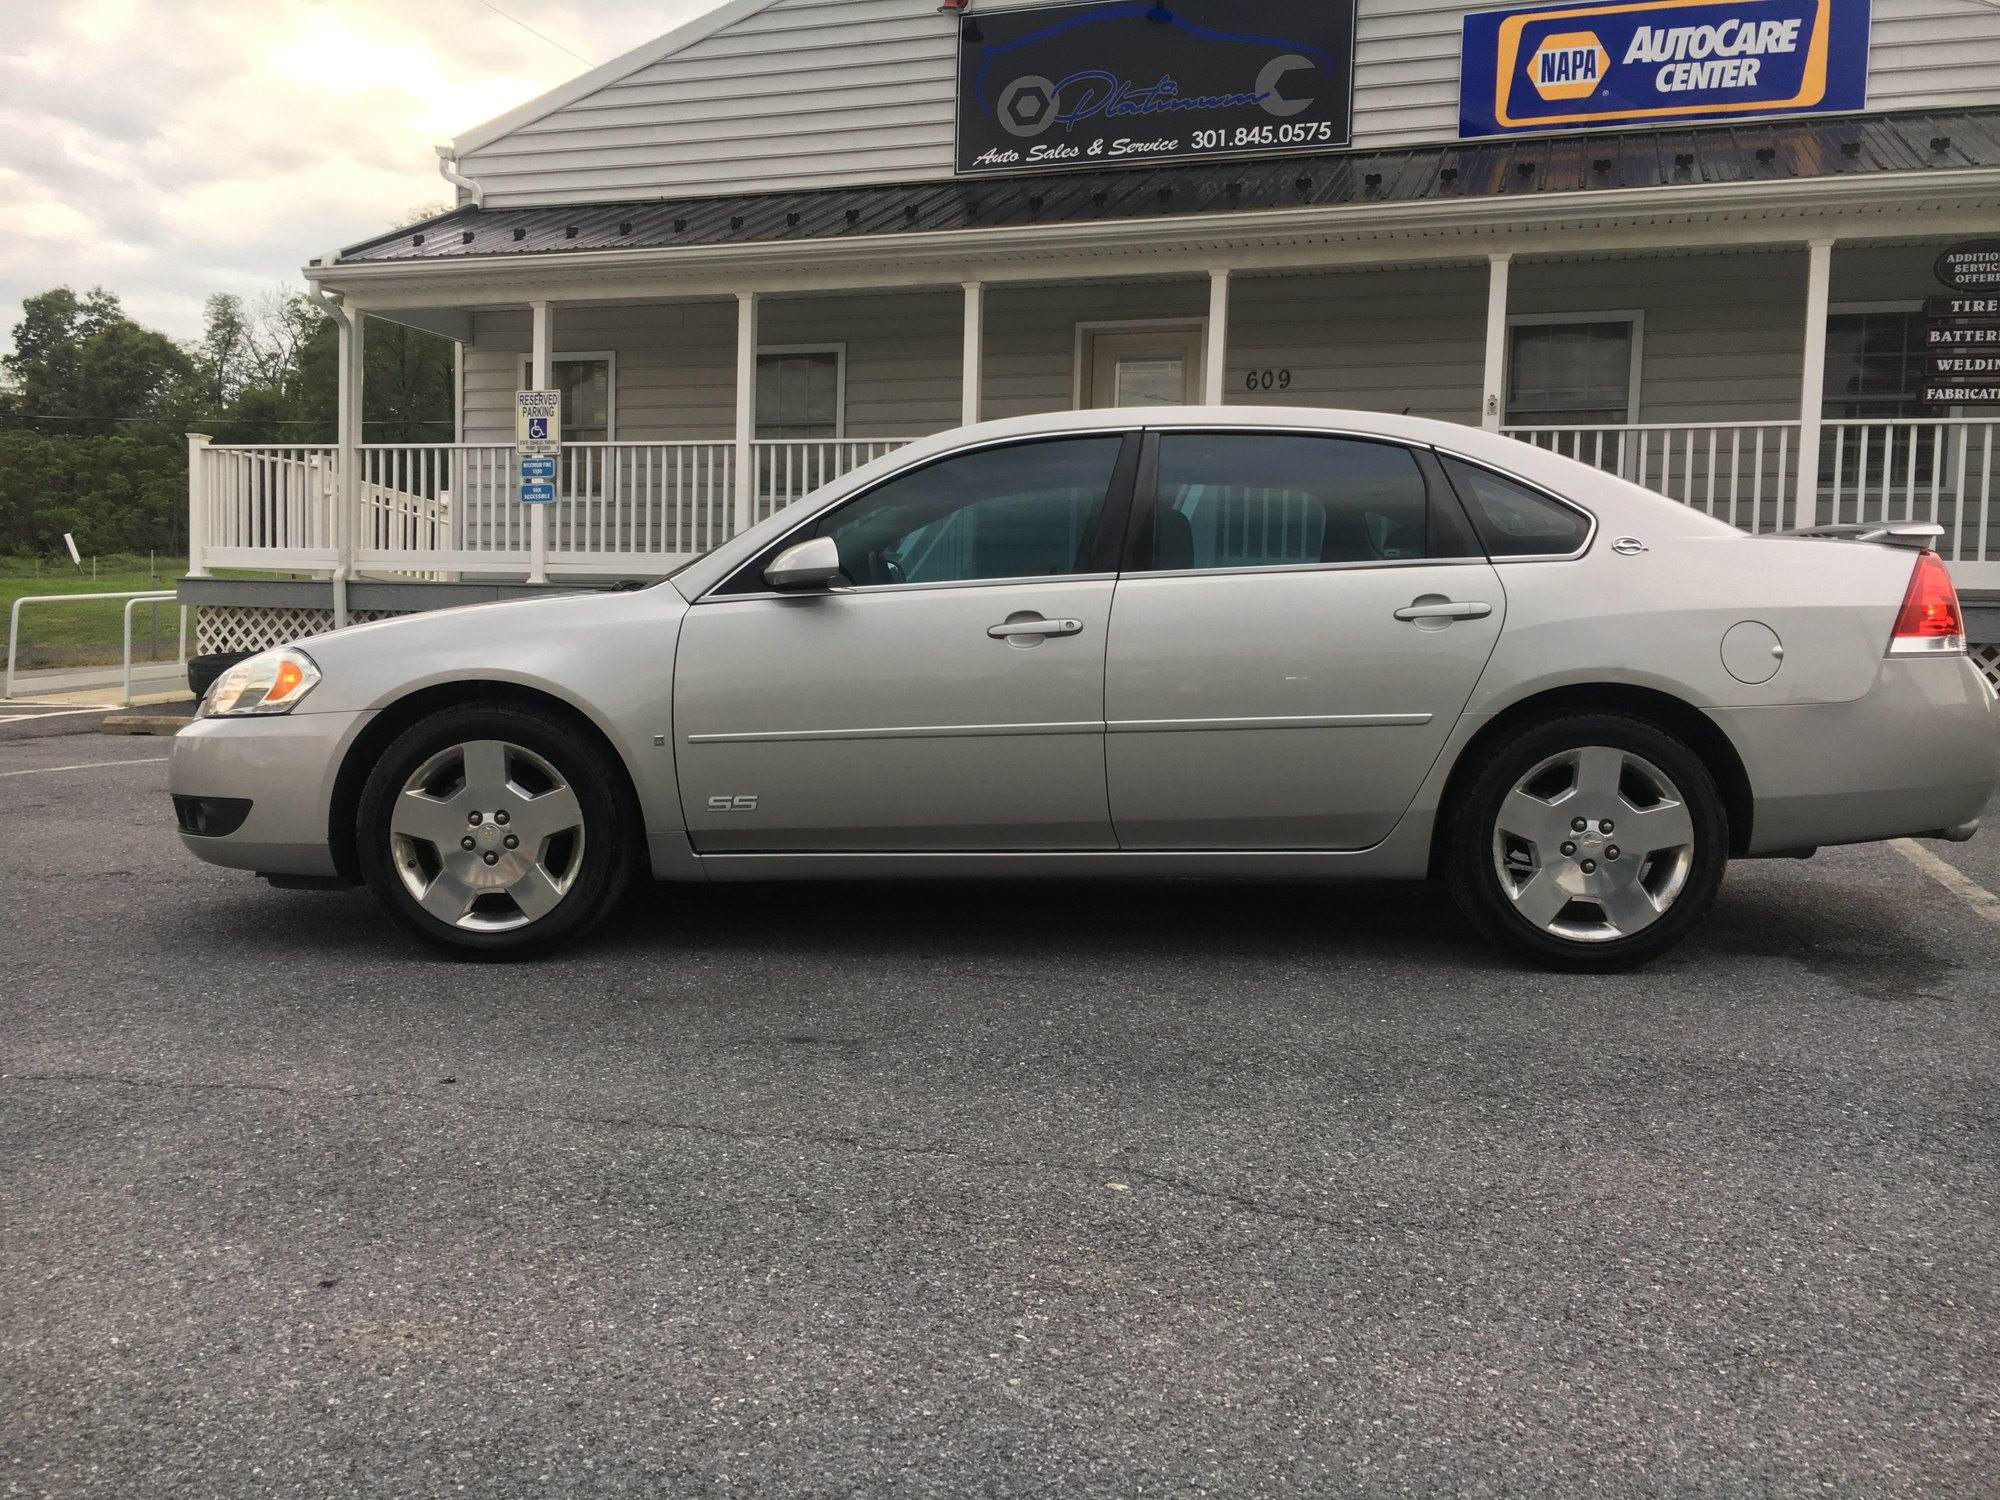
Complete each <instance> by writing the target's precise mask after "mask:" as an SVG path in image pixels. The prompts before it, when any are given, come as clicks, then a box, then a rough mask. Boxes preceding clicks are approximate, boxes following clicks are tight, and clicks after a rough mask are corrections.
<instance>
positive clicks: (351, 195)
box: [0, 0, 715, 340]
mask: <svg viewBox="0 0 2000 1500" xmlns="http://www.w3.org/2000/svg"><path fill="white" fill-rule="evenodd" d="M496 3H499V4H500V8H501V9H502V10H505V11H509V12H511V13H513V14H515V15H519V16H522V17H523V18H524V19H527V20H530V21H532V23H533V24H534V26H535V28H536V29H537V30H539V31H542V32H544V33H546V34H547V35H548V36H550V37H553V38H554V39H555V40H556V41H558V42H560V43H562V44H563V46H565V47H569V48H572V49H574V50H575V51H576V52H579V53H581V54H583V56H584V57H586V58H588V59H590V60H591V61H592V62H606V61H609V60H610V59H611V58H613V57H615V56H617V55H618V54H619V53H622V52H625V51H627V50H629V49H631V48H633V47H636V46H638V45H640V44H641V43H642V42H645V41H647V40H649V39H650V38H652V37H654V36H658V35H660V34H662V33H664V32H666V31H668V30H671V29H672V28H673V26H675V25H676V24H678V23H679V22H680V21H681V20H682V19H684V18H685V17H686V16H688V15H692V14H696V13H699V12H700V11H702V10H704V9H707V8H709V6H710V5H711V4H713V3H715V0H558V3H554V4H551V3H546V0H538V3H536V4H534V5H532V6H530V5H528V4H527V3H525V0H496ZM8 27H9V38H8V44H7V48H6V51H5V54H4V55H0V202H5V204H6V216H5V223H6V232H7V238H6V242H5V244H4V247H0V340H4V338H5V336H6V331H7V330H9V329H11V328H12V326H13V324H14V323H15V321H16V320H17V319H18V318H19V308H20V301H21V298H22V297H24V296H28V295H31V294H33V293H35V292H39V291H44V290H46V289H47V288H49V287H52V286H59V285H63V284H65V283H67V284H68V285H71V286H74V287H76V288H78V289H79V290H82V289H84V288H86V287H90V286H93V285H98V284H102V285H103V286H105V287H107V288H109V289H110V290H111V291H114V292H116V293H118V294H119V295H120V297H122V298H123V299H124V303H125V307H126V310H127V311H128V312H130V313H131V315H132V316H134V317H136V318H138V319H139V320H140V321H141V322H145V323H149V324H151V325H153V326H155V327H158V328H161V329H163V330H165V331H166V332H168V333H170V334H172V335H174V336H175V337H177V338H188V337H192V336H193V335H194V334H195V333H196V332H197V331H198V329H199V327H200V322H201V304H202V300H203V299H204V298H205V297H206V296H207V295H208V294H209V293H210V292H217V291H227V292H237V293H240V294H242V295H244V296H246V297H255V296H257V295H258V294H260V293H262V292H263V291H265V290H266V289H268V288H270V287H272V286H276V285H279V284H281V283H295V282H296V281H297V273H298V268H299V267H300V266H302V265H304V264H305V262H306V261H308V260H310V259H311V258H313V257H314V256H316V255H320V254H322V253H324V252H325V251H327V250H329V249H331V248H333V247H335V246H337V245H344V244H351V243H353V242H355V241H357V240H361V239H365V238H367V237H369V236H370V235H373V234H376V233H379V232H380V231H381V230H383V229H385V228H388V227H389V226H390V225H392V224H394V223H396V222H397V221H399V220H400V219H402V218H403V217H404V216H405V215H406V214H407V212H408V211H409V210H410V209H411V208H413V207H415V206H417V205H420V204H425V203H436V202H440V201H443V200H446V199H448V198H449V197H450V194H451V189H450V188H449V187H448V186H447V185H446V184H445V183H444V182H442V181H441V180H440V179H439V178H438V176H437V163H436V157H435V155H434V154H433V153H432V151H431V147H432V145H433V144H435V143H437V142H441V141H446V140H449V139H450V138H451V137H452V136H453V135H456V134H461V133H463V132H464V131H466V130H468V129H470V128H471V127H473V126H474V125H477V124H480V123H481V122H483V121H485V120H488V119H491V118H492V117H493V116H495V115H498V114H502V113H504V112H506V111H507V110H509V109H512V108H513V107H514V106H516V105H518V104H521V103H524V102H525V101H527V100H529V99H532V98H533V97H535V96H536V95H537V94H540V93H543V92H545V91H546V90H548V89H551V88H554V87H555V86H556V85H558V84H560V83H563V82H565V81H566V80H568V79H570V78H572V77H574V76H576V75H577V74H578V73H580V72H583V71H584V65H583V64H582V63H579V62H578V61H577V60H576V59H575V58H573V57H570V56H568V55H567V54H565V53H564V52H562V51H561V50H559V49H558V48H557V47H554V46H552V45H550V44H549V43H548V42H546V41H542V40H540V39H538V38H536V37H535V36H533V35H531V34H530V33H529V32H527V31H525V30H523V29H522V28H521V27H519V26H517V25H515V24H514V23H513V22H511V21H509V20H507V19H506V18H505V17H503V16H501V15H497V14H495V13H494V12H493V11H492V10H491V9H488V8H487V7H486V6H484V5H482V4H481V3H480V0H415V3H411V0H63V3H60V4H46V5H37V6H27V5H23V6H20V7H18V8H13V9H10V13H9V18H8Z"/></svg>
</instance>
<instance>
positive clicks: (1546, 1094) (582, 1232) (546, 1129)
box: [0, 738, 2000, 1497]
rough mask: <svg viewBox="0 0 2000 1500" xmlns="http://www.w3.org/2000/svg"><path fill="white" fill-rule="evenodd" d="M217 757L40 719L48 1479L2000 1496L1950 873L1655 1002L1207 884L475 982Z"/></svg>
mask: <svg viewBox="0 0 2000 1500" xmlns="http://www.w3.org/2000/svg"><path fill="white" fill-rule="evenodd" d="M163 753H164V746H163V744H162V743H161V742H160V741H157V740H139V741H125V740H112V739H103V740H98V739H85V738H67V739H49V740H30V741H22V742H17V743H9V744H5V745H0V772H11V771H19V770H36V771H40V770H43V769H46V768H49V767H56V766H62V765H68V764H74V763H80V762H82V763H94V762H110V763H111V764H107V765H91V766H89V768H87V769H81V770H76V771H62V772H54V773H51V774H36V775H29V776H17V777H11V778H9V779H5V780H0V849H4V850H5V851H6V853H7V858H8V860H9V864H10V869H11V870H12V872H13V874H14V877H15V878H14V882H13V887H12V890H11V892H10V902H9V910H8V915H7V918H6V920H5V921H4V922H0V1288H4V1290H0V1483H4V1485H5V1486H6V1491H5V1492H6V1493H8V1494H22V1495H49V1496H74V1495H105V1496H119V1497H142V1496H179V1495H202V1496H215V1495H223V1496H234V1495H246V1496H260V1497H261V1496H301V1497H304V1496H313V1497H320V1496H349V1495H352V1496H374V1495H434V1494H435V1495H446V1494H459V1493H465V1494H475V1495H480V1496H503V1495H504V1496H512V1495H524V1496H528V1495H535V1496H541V1495H546V1496H558V1495H576V1494H635V1495H648V1496H654V1495H676V1496H683V1495H684V1496H760V1497H761V1496H793V1495H796V1496H844V1495H883V1494H890V1495H896V1494H901V1495H937V1496H960V1495H994V1496H1000V1495H1026V1494H1042V1493H1050V1492H1055V1491H1060V1492H1062V1493H1065V1494H1076V1495H1089V1494H1105V1495H1121V1496H1129V1495H1148V1494H1152V1495H1199V1494H1210V1495H1223V1496H1250V1495H1279V1494H1311V1495H1342V1496H1350V1495H1354V1496H1358V1495H1427V1496H1428V1495H1440V1494H1451V1495H1468V1496H1535V1497H1546V1496H1572V1495H1574V1496H1593V1497H1598V1496H1606V1495H1676V1496H1679V1495H1727V1496H1742V1495H1752V1494H1754V1495H1758V1496H1793V1495H1808V1494H1810V1495H1824V1494H1843V1495H1867V1496H1926V1497H1933V1496H1960V1495H1962V1496H1987V1495H1990V1494H1991V1493H1992V1482H1991V1476H1992V1475H1993V1474H1994V1473H1996V1472H2000V1432H1996V1412H1995V1401H1996V1395H1997V1394H2000V1358H1996V1354H1997V1353H2000V1338H1997V1337H1996V1321H1995V1312H1996V1308H1995V1300H1996V1298H1995V1293H1996V1288H2000V1239H1996V1213H1995V1197H1996V1178H1995V1174H1994V1169H1993V1162H1994V1160H1995V1150H1996V1146H2000V1140H1996V1133H2000V1132H1996V1124H1997V1123H2000V1115H1996V1111H1995V1108H1994V1095H1993V1087H1992V1082H1991V1080H1992V1078H1993V1076H1994V1072H1995V1063H1996V1051H2000V1049H1996V1046H1995V1022H1994V1014H1993V1012H1994V999H1995V983H1994V977H1993V976H1994V975H1995V973H1996V972H2000V928H1995V927H1994V926H1992V925H1990V924H1988V923H1986V922H1984V921H1982V920H1981V919H1980V918H1979V917H1978V916H1977V915H1976V914H1975V913H1973V912H1972V911H1971V910H1970V909H1969V908H1967V907H1966V906H1965V905H1964V904H1963V903H1962V902H1959V901H1956V900H1955V899H1953V898H1952V897H1950V896H1948V895H1946V894H1945V893H1944V892H1942V891H1941V890H1940V889H1939V888H1938V887H1937V886H1935V885H1934V884H1932V883H1930V882H1928V881H1927V880H1925V879H1924V878H1923V877H1922V876H1921V875H1919V874H1918V873H1917V872H1916V871H1914V870H1913V869H1912V868H1911V867H1910V866H1909V865H1908V863H1907V862H1905V861H1903V860H1902V859H1901V858H1899V857H1898V856H1897V855H1896V854H1895V853H1894V852H1893V851H1890V850H1887V849H1879V848H1874V849H1861V850H1843V851H1830V852H1828V853H1826V854H1823V855H1822V856H1820V857H1819V858H1818V859H1816V860H1813V861H1811V862H1809V863H1805V864H1790V863H1777V864H1754V865H1739V866H1737V867H1735V868H1733V869H1732V871H1731V873H1730V876H1729V880H1728V883H1727V886H1726V888H1725V892H1724V896H1723V899H1722V902H1721V904H1720V906H1719V907H1718V909H1717V911H1716V913H1715V914H1714V916H1713V917H1712V918H1711V920H1710V921H1709V923H1708V925H1707V927H1706V928H1705V929H1704V931H1703V932H1702V933H1701V934H1700V935H1699V937H1698V939H1697V940H1696V941H1695V942H1693V943H1691V944H1690V945H1688V946H1687V947H1686V948H1685V949H1684V950H1682V951H1681V952H1680V953H1677V954H1675V955H1673V956H1672V957H1670V958H1669V959H1668V960H1667V961H1665V962H1663V963H1661V964H1659V965H1657V966H1656V967H1654V968H1653V969H1651V970H1648V971H1646V972H1644V973H1641V974H1637V975H1629V976H1621V977H1617V978H1611V979H1572V978H1561V977H1554V976H1548V975H1543V974H1539V973H1535V972H1531V971H1526V970H1522V969H1519V968H1516V967H1513V966H1512V965H1511V964H1509V963H1507V962H1506V961H1504V960H1501V959H1499V958H1496V957H1495V956H1493V955H1491V954H1489V953H1488V952H1487V951H1486V950H1485V949H1483V948H1482V947H1480V946H1479V945H1478V943H1477V942H1476V941H1475V940H1474V939H1473V938H1472V937H1471V936H1470V935H1469V934H1468V933H1467V932H1466V931H1465V930H1464V928H1463V927H1462V925H1461V924H1460V922H1459V921H1458V919H1457V917H1456V916H1455V914H1454V913H1453V912H1452V910H1451V908H1450V906H1449V904H1448V902H1446V901H1445V900H1444V899H1443V898H1442V897H1441V896H1440V895H1438V894H1436V893H1433V892H1429V891H1425V890H1421V889H1408V890H1406V889H1398V888H1391V887H1374V886H1370V887H1360V888H1334V887H1315V886H1298V887H1288V886H1238V887H1224V886H1214V885H1206V884H1173V885H1161V886H1152V887H1148V886H1110V887H1090V886H1046V887H1036V886H1026V885H995V886H969V885H968V886H952V885H924V886H911V887H896V886H876V885H852V886H836V887H828V888H821V889H811V888H806V887H800V886H789V885H787V886H772V887H765V888H758V887H752V886H735V887H716V888H712V889H677V888H666V887H662V888H659V889H656V890H648V891H645V892H642V893H641V894H640V896H639V897H638V898H637V899H635V900H634V901H633V902H632V903H631V904H630V906H629V907H628V908H627V909H626V910H625V911H624V912H623V913H621V915H620V916H619V918H618V919H617V920H616V921H615V922H614V924H613V925H612V926H611V928H610V929H609V930H608V931H607V932H606V933H605V934H604V935H603V936H601V937H600V938H599V939H597V940H596V941H594V942H593V943H592V944H591V945H589V946H588V947H587V948H585V949H583V950H581V951H579V952H576V953H574V954H572V955H569V956H565V957H563V958H560V959H556V960H552V961H549V962H545V963H541V964H536V965H530V966H517V967H486V966H458V965H453V964H450V963H447V962H443V961H440V960H437V959H434V958H431V957H429V956H428V955H425V954H421V953H419V952H417V951H416V950H414V949H412V948H410V947H408V946H406V945H405V944H404V943H403V942H402V941H400V940H399V939H398V938H397V937H396V936H395V935H394V933H393V932H392V931H391V930H390V929H389V927H388V925H387V924H386V922H384V921H383V920H382V919H381V918H380V917H379V916H378V915H377V913H376V912H375V910H374V908H373V906H372V904H371V903H370V902H369V900H368V899H367V898H366V897H365V896H362V895H359V894H354V895H326V894H316V893H302V892H278V891H272V890H269V889H267V888H266V887H264V886H263V885H262V884H261V883H259V882H256V881H254V880H252V879H250V878H249V877H246V876H237V875H232V874H230V873H228V872H225V871H221V870H216V869H211V868H209V867H207V866H203V865H199V864H197V863H196V862H194V861H193V860H192V859H191V858H190V857H188V856H186V855H185V854H184V853H183V852H182V851H181V849H180V847H179V845H178V841H177V840H176V839H175V838H174V836H173V834H172V831H171V826H170V825H171V818H170V814H169V810H168V808H167V804H166V798H165V795H164V791H163V787H164V772H165V767H164V766H163V765H160V764H157V763H155V761H154V758H155V757H157V756H159V755H161V754H163ZM1991 838H1992V835H1990V834H1989V835H1987V836H1986V837H1985V838H1982V840H1980V841H1977V842H1975V843H1974V844H1973V845H1970V846H1967V848H1966V849H1963V850H1960V849H1950V848H1944V847H1942V846H1936V845H1930V846H1927V847H1931V848H1933V849H1937V850H1939V852H1941V853H1942V854H1943V855H1944V857H1946V858H1948V859H1950V860H1953V861H1954V862H1955V863H1958V865H1959V867H1960V868H1961V869H1963V870H1965V871H1966V872H1967V873H1968V874H1971V875H1973V876H1974V877H1975V878H1977V879H1981V880H1985V881H1988V883H1989V884H1990V883H1991V878H1992V876H1991V871H1992V865H1991V856H1990V852H1983V851H1985V846H1986V844H1987V842H1989V841H1990V839H1991Z"/></svg>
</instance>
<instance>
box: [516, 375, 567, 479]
mask: <svg viewBox="0 0 2000 1500" xmlns="http://www.w3.org/2000/svg"><path fill="white" fill-rule="evenodd" d="M561 453H562V392H561V391H516V392H514V455H515V457H516V458H517V459H518V460H519V461H520V466H521V503H522V504H523V505H553V504H555V501H556V459H557V458H558V457H559V456H560V455H561Z"/></svg>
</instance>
